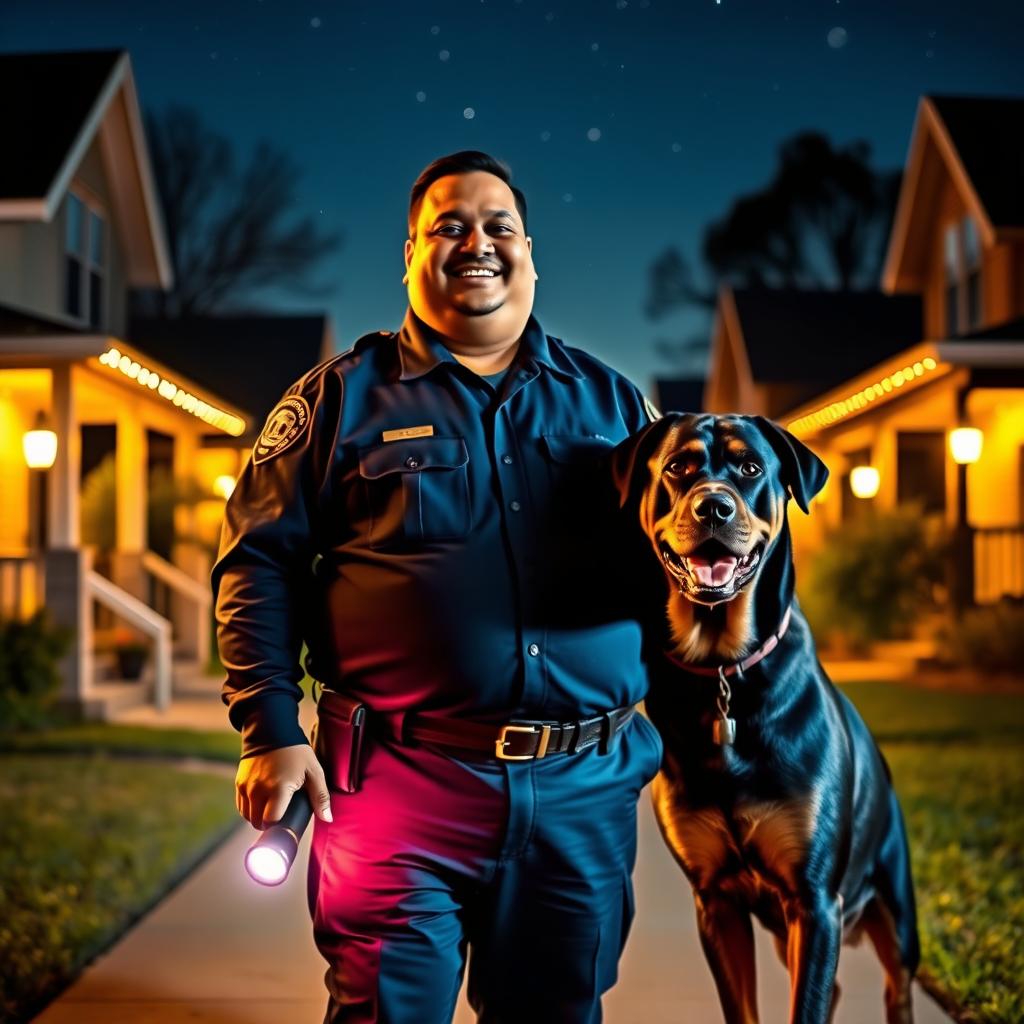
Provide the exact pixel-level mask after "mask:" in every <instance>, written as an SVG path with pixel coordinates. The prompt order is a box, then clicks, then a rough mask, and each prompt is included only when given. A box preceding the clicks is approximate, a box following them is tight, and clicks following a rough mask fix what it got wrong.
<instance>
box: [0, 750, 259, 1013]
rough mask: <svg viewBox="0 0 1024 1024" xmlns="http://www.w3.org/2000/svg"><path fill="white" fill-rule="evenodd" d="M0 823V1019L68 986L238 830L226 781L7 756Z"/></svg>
mask: <svg viewBox="0 0 1024 1024" xmlns="http://www.w3.org/2000/svg"><path fill="white" fill-rule="evenodd" d="M178 739H179V741H180V737H179V738H178ZM229 739H230V737H229ZM167 745H171V744H170V741H169V740H168V744H167ZM234 757H237V740H236V752H235V754H234ZM0 820H2V821H3V823H4V824H3V827H4V834H5V836H6V837H8V838H7V841H6V842H4V843H3V844H2V845H0V963H2V964H3V968H2V970H0V1019H2V1020H24V1019H27V1016H28V1015H29V1014H31V1013H33V1012H34V1011H35V1010H37V1009H38V1008H39V1007H40V1006H41V1005H42V1004H43V1003H45V1002H46V1001H48V1000H49V999H50V998H51V997H52V996H53V995H54V994H55V993H56V992H58V991H60V990H61V989H62V988H64V987H65V986H66V985H67V984H68V983H69V982H70V981H71V980H72V979H73V978H74V977H75V975H76V974H77V973H78V972H79V970H80V969H81V967H82V966H83V965H84V964H85V963H86V962H87V961H88V960H89V959H91V958H92V957H93V956H95V955H96V954H97V953H98V952H100V951H101V950H103V949H104V948H105V947H106V946H107V945H109V944H110V942H112V941H113V940H114V939H115V938H117V936H119V935H120V934H121V933H122V932H123V931H124V930H125V929H126V928H127V927H128V926H129V925H130V924H131V923H132V922H133V921H134V920H135V919H137V918H138V917H139V916H140V915H141V914H143V913H144V912H145V911H146V910H147V909H148V908H149V907H150V906H152V905H153V904H154V903H155V902H156V901H157V900H159V898H160V897H161V896H162V895H163V894H164V893H166V892H167V891H168V889H170V888H171V887H173V885H174V884H176V883H177V882H178V881H179V880H180V879H181V878H183V877H184V876H185V875H187V873H188V872H189V870H191V868H192V867H194V866H195V864H196V863H197V862H198V861H199V860H200V859H202V857H203V856H204V855H205V854H206V853H208V852H209V851H210V850H212V849H213V848H214V847H215V846H216V845H217V844H218V843H219V842H220V841H221V840H222V839H223V838H224V837H226V836H227V834H228V833H229V832H230V831H231V830H232V829H233V828H234V827H235V826H236V825H237V824H238V821H239V819H238V813H237V811H236V810H235V806H234V798H233V787H232V780H231V778H230V777H225V776H223V775H216V774H208V773H201V772H198V773H197V772H188V773H183V772H182V773H179V772H178V771H177V770H176V768H175V767H174V766H173V764H169V763H160V762H157V761H155V760H152V759H150V760H141V761H139V760H132V761H126V760H124V759H123V758H115V757H110V756H108V755H106V754H94V755H91V756H81V755H77V754H70V755H61V756H54V755H53V754H45V755H41V754H38V753H36V754H28V753H12V752H3V753H0Z"/></svg>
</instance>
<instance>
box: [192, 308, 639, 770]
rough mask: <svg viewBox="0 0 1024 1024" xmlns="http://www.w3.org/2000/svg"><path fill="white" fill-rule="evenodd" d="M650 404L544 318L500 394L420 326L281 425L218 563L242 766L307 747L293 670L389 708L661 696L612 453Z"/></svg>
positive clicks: (477, 709)
mask: <svg viewBox="0 0 1024 1024" xmlns="http://www.w3.org/2000/svg"><path fill="white" fill-rule="evenodd" d="M648 420H649V416H648V413H647V406H646V404H645V400H644V398H643V396H642V395H641V393H640V392H639V391H638V390H637V388H636V387H635V386H634V385H633V384H631V383H630V382H629V381H628V380H626V379H625V378H624V377H623V376H621V375H620V374H618V373H616V372H615V371H614V370H612V369H610V368H609V367H607V366H605V365H604V364H603V363H601V362H600V361H598V360H597V359H594V358H593V357H591V356H589V355H587V354H586V353H584V352H581V351H579V350H578V349H571V348H568V347H566V346H564V345H563V344H562V343H561V342H560V341H558V340H557V339H555V338H551V337H548V336H546V335H545V333H544V331H543V330H542V329H541V327H540V325H539V324H538V322H537V321H536V319H534V318H533V317H531V318H530V321H529V323H528V324H527V327H526V331H525V333H524V335H523V338H522V341H521V344H520V346H519V350H518V352H517V354H516V357H515V360H514V362H513V363H512V365H511V367H510V369H509V370H508V372H507V373H506V374H505V375H504V376H503V377H502V378H501V380H500V381H499V382H498V384H497V387H495V386H493V385H492V384H491V383H490V382H488V381H487V380H486V379H484V378H482V377H480V376H479V375H477V374H476V373H474V372H473V371H472V370H470V369H468V368H467V367H465V366H463V365H461V364H460V363H459V362H458V361H457V360H456V359H455V358H454V357H453V356H452V354H451V353H450V352H449V351H448V350H447V349H446V348H445V346H444V345H443V344H442V343H441V341H440V340H439V339H438V337H437V336H436V335H435V334H434V333H433V332H432V331H431V330H430V329H429V328H428V327H427V326H426V325H425V324H424V323H423V322H422V321H421V320H419V319H418V318H417V317H416V316H415V315H414V314H413V313H412V312H411V311H410V312H409V313H408V314H407V316H406V319H405V322H404V324H403V326H402V329H401V330H400V331H399V333H398V334H389V333H387V332H381V333H380V334H378V335H370V336H368V337H366V338H363V339H361V340H360V341H359V342H357V343H356V345H355V346H354V348H353V349H352V350H350V351H349V352H346V353H343V354H341V355H338V356H336V357H334V358H332V359H329V360H327V361H326V362H324V363H321V364H320V365H319V366H317V367H315V368H314V369H312V370H310V371H309V372H308V373H307V374H306V375H305V376H304V377H302V378H301V379H300V380H299V381H297V382H296V383H295V384H294V385H292V387H290V388H289V389H288V391H287V392H286V393H285V396H284V397H283V398H282V400H281V402H279V403H278V405H277V406H276V407H275V410H274V411H273V412H272V413H271V414H270V417H269V418H268V420H267V423H266V425H265V427H264V430H263V433H262V434H261V436H260V439H259V440H258V441H257V443H256V445H255V446H254V449H253V456H252V457H251V458H250V459H249V460H248V461H247V463H246V465H245V468H244V469H243V471H242V473H241V476H240V477H239V479H238V483H237V485H236V487H235V490H234V492H233V493H232V495H231V498H230V499H229V501H228V503H227V508H226V512H225V517H224V524H223V528H222V533H221V543H220V552H219V556H218V560H217V562H216V564H215V565H214V567H213V572H212V583H213V589H214V594H215V597H216V614H217V622H218V641H219V647H220V654H221V659H222V661H223V663H224V667H225V670H226V672H227V679H226V681H225V684H224V690H223V700H224V702H225V704H227V705H228V708H229V717H230V719H231V722H232V724H233V725H234V726H235V728H236V729H239V730H240V731H241V732H242V734H243V756H248V755H252V754H256V753H263V752H265V751H267V750H270V749H273V748H275V747H281V746H289V745H292V744H296V743H303V742H306V738H305V735H304V733H303V732H302V730H301V728H300V727H299V725H298V721H297V707H296V704H297V701H298V700H299V699H300V697H301V691H300V689H299V686H298V681H299V680H300V679H301V677H302V670H301V668H300V667H299V664H298V661H299V653H300V650H301V644H302V641H303V640H305V641H306V642H307V645H308V648H309V652H310V658H311V669H312V673H313V675H314V676H315V677H316V678H319V679H321V680H322V681H324V682H327V683H328V684H329V685H334V686H336V687H340V688H343V689H344V690H345V691H346V692H347V693H349V694H351V695H352V696H354V697H356V698H358V699H360V700H363V701H365V702H366V704H367V705H368V706H369V707H370V708H371V709H375V710H378V711H391V712H399V711H413V710H415V711H420V712H434V713H438V714H444V715H450V716H462V717H466V718H472V719H475V720H478V721H494V722H503V721H507V720H508V719H509V718H510V717H525V718H540V719H548V720H571V719H576V718H580V717H584V716H588V715H593V714H599V713H600V712H602V711H606V710H610V709H611V708H615V707H619V706H622V705H626V704H630V703H634V702H636V701H638V700H639V699H641V698H642V697H643V695H644V693H645V691H646V675H645V672H644V668H643V665H642V663H641V658H640V627H639V624H638V621H637V619H636V617H635V613H634V612H633V611H632V609H631V607H630V600H629V593H628V590H629V588H628V587H627V586H624V585H623V583H622V579H621V575H620V573H619V571H618V567H617V564H616V558H615V555H616V545H615V541H614V536H613V535H612V533H611V527H610V525H609V524H610V517H611V515H612V512H611V508H612V506H613V505H614V501H613V500H612V498H613V495H612V492H611V486H610V483H609V482H608V480H607V470H606V468H605V467H604V466H603V465H602V458H603V457H604V456H606V455H607V454H608V453H609V452H610V450H611V447H612V446H613V445H614V444H615V443H617V442H618V441H621V440H622V439H623V438H625V437H626V436H627V435H629V434H631V433H633V432H635V431H636V430H638V429H640V428H641V427H642V426H644V425H645V424H646V423H647V422H648Z"/></svg>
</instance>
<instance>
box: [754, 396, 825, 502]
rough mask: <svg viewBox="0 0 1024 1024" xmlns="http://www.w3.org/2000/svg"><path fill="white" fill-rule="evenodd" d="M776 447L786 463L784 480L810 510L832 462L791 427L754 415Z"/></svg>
mask: <svg viewBox="0 0 1024 1024" xmlns="http://www.w3.org/2000/svg"><path fill="white" fill-rule="evenodd" d="M749 418H750V419H751V420H753V421H754V422H755V423H756V424H757V426H758V428H759V429H760V431H761V433H762V434H763V435H764V438H765V440H766V441H767V442H768V443H769V444H770V445H771V446H772V451H774V452H775V454H776V455H777V456H778V457H779V461H780V462H781V463H782V482H783V483H784V484H785V485H786V486H787V487H788V488H789V490H790V492H791V493H792V495H793V498H794V500H795V501H796V503H797V505H799V506H800V509H801V510H802V511H803V512H808V511H809V510H810V504H811V499H812V498H813V497H814V496H815V495H816V494H817V493H818V492H819V491H820V490H821V489H822V487H824V486H825V481H826V480H827V479H828V466H826V465H825V463H824V462H822V461H821V459H819V458H818V456H817V455H815V454H814V452H812V451H811V449H810V448H808V447H807V445H805V444H804V443H803V442H802V441H798V440H797V439H796V438H795V437H794V436H793V435H792V434H791V433H790V432H789V431H788V430H786V429H785V428H783V427H780V426H779V425H778V424H777V423H775V422H773V421H772V420H770V419H767V418H766V417H764V416H751V417H749Z"/></svg>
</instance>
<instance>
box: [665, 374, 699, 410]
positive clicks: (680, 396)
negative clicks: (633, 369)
mask: <svg viewBox="0 0 1024 1024" xmlns="http://www.w3.org/2000/svg"><path fill="white" fill-rule="evenodd" d="M654 404H655V405H656V406H657V407H658V410H659V411H660V412H703V411H704V378H703V377H677V378H664V377H658V378H657V379H656V380H655V381H654Z"/></svg>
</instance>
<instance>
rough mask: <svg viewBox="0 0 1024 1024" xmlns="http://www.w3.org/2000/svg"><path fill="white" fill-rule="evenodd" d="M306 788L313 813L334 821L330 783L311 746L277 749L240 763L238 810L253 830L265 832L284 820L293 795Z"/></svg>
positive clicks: (306, 744) (237, 775) (236, 790)
mask: <svg viewBox="0 0 1024 1024" xmlns="http://www.w3.org/2000/svg"><path fill="white" fill-rule="evenodd" d="M303 786H305V787H306V789H307V790H308V792H309V802H310V803H311V804H312V805H313V813H314V814H315V815H316V816H317V817H318V818H322V819H323V820H324V821H333V820H334V819H333V818H332V817H331V794H330V792H329V790H328V789H327V779H326V778H325V777H324V770H323V768H321V767H320V762H319V761H318V760H317V759H316V754H314V753H313V748H312V747H311V746H309V744H308V743H299V744H296V745H295V746H292V747H278V749H277V750H270V751H268V752H267V753H265V754H257V755H256V756H255V757H246V758H243V759H242V760H241V761H239V763H238V773H237V774H236V775H235V806H236V807H237V808H238V813H239V814H241V816H242V817H243V818H245V820H246V821H247V822H249V824H250V825H252V826H253V828H258V829H261V830H262V829H264V828H267V827H268V826H269V825H273V824H274V822H276V821H280V820H281V819H282V818H283V817H284V812H285V811H286V810H287V809H288V803H289V801H290V800H291V798H292V794H293V793H295V792H297V791H298V790H300V789H302V787H303Z"/></svg>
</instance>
